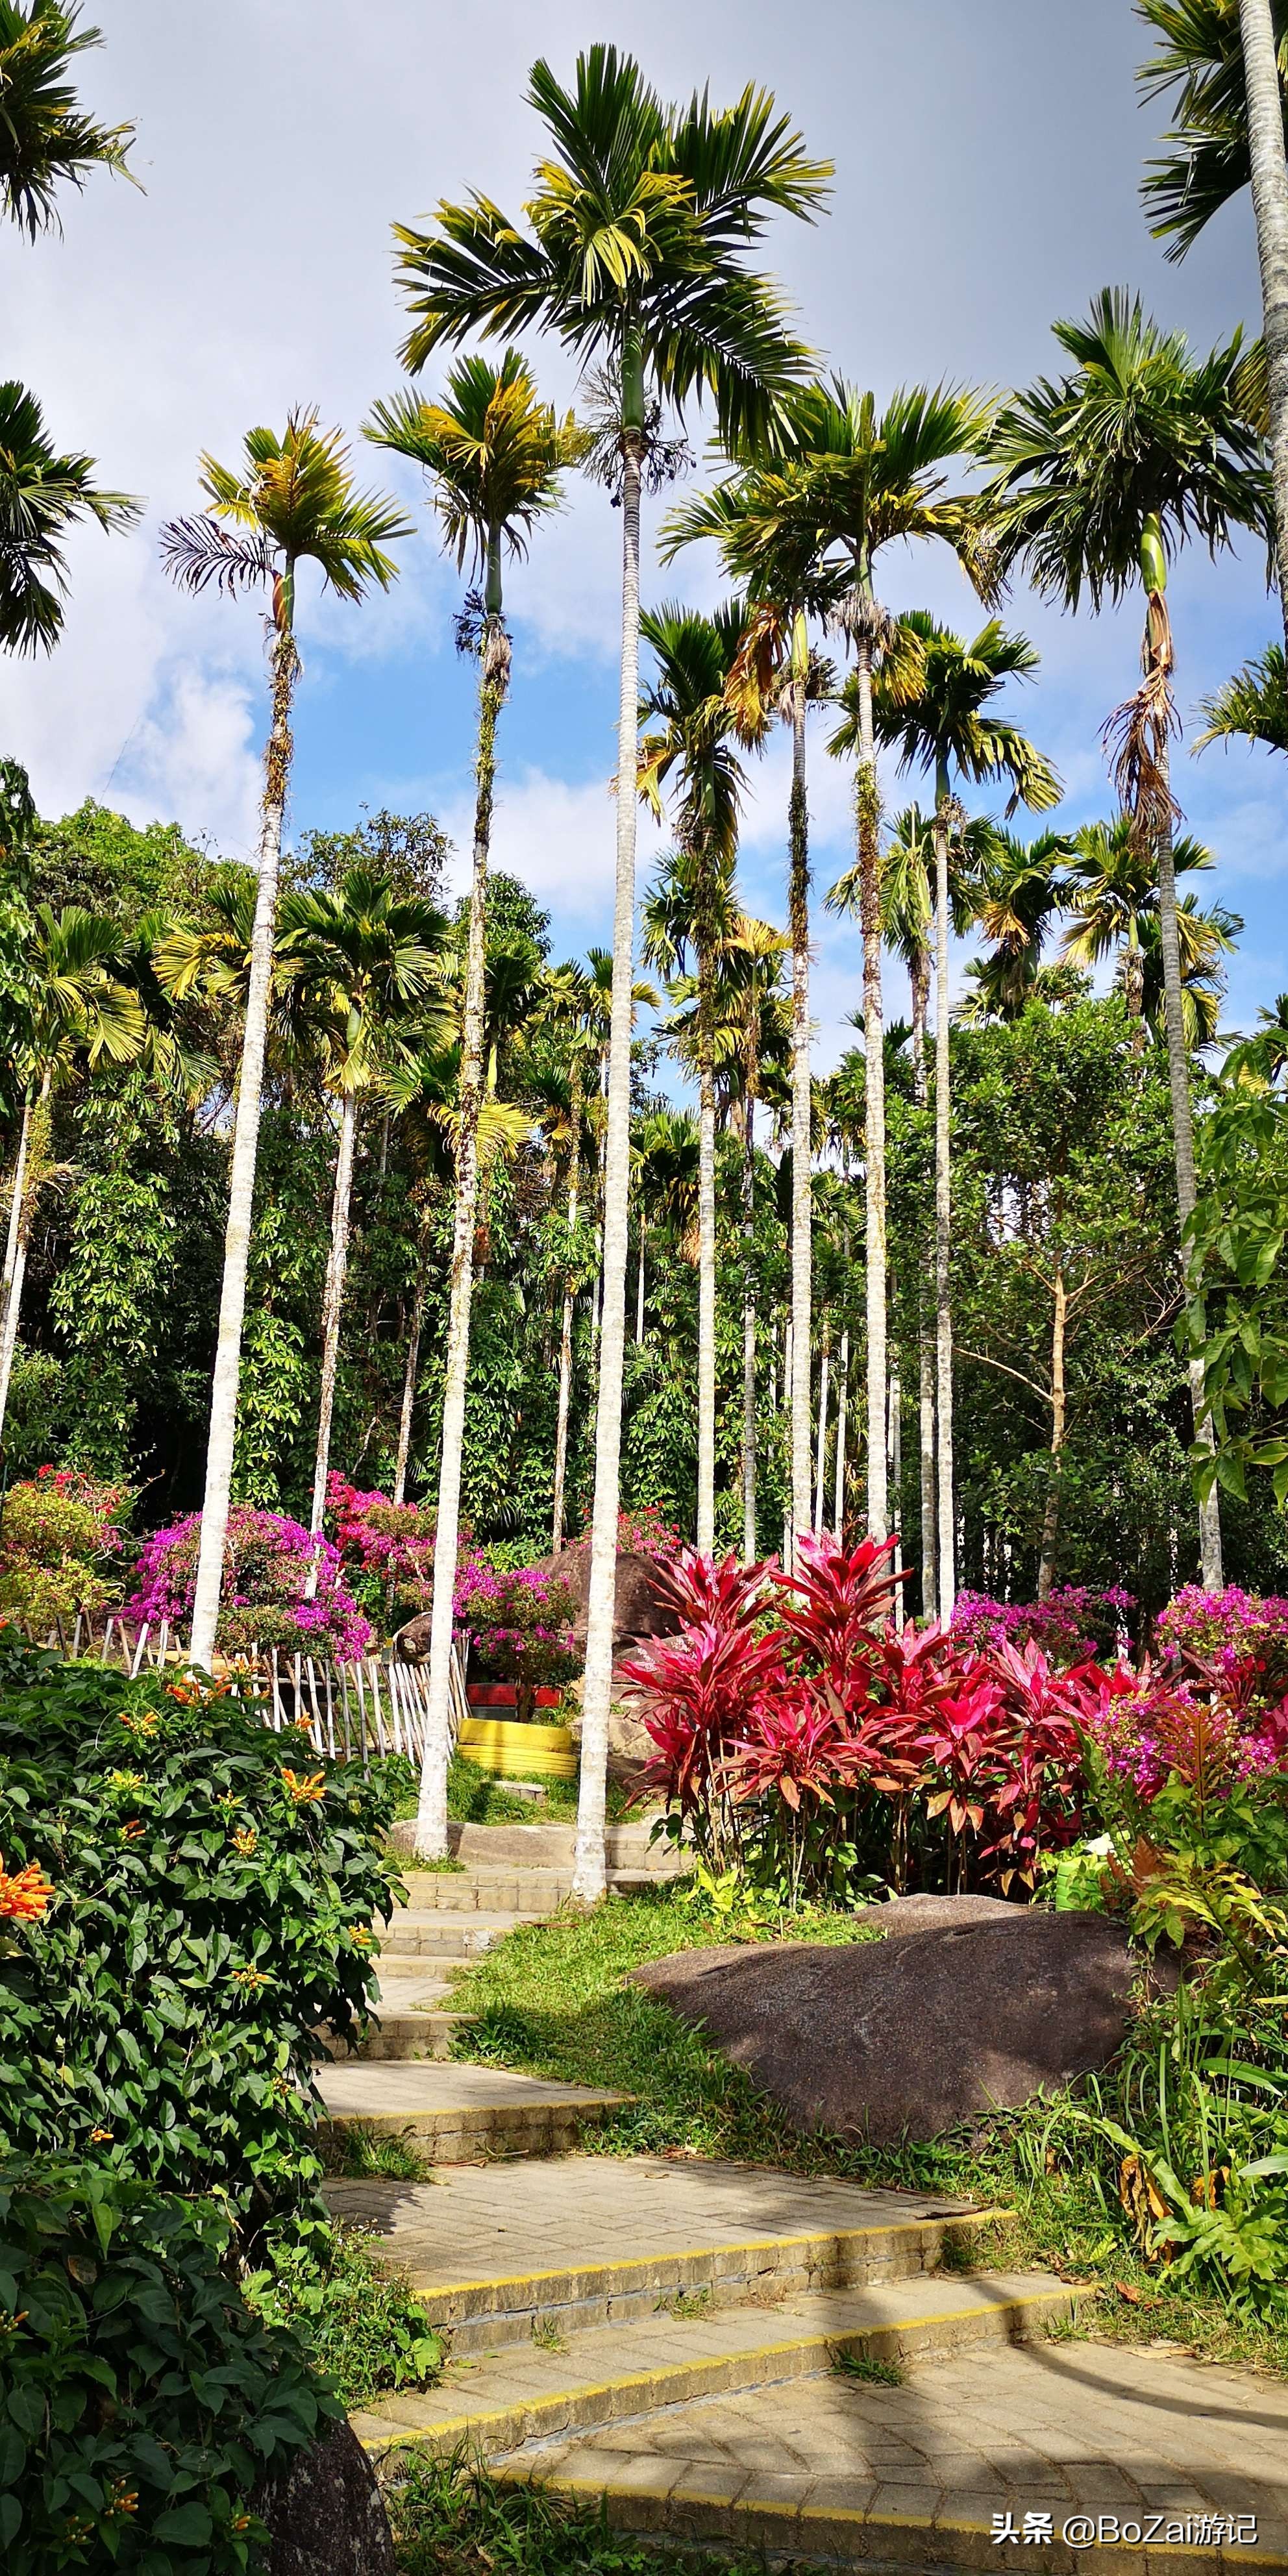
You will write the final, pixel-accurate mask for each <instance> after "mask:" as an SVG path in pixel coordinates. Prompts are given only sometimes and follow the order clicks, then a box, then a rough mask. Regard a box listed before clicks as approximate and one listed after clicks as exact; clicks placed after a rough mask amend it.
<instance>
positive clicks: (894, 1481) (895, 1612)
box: [890, 1367, 903, 1628]
mask: <svg viewBox="0 0 1288 2576" xmlns="http://www.w3.org/2000/svg"><path fill="white" fill-rule="evenodd" d="M890 1488H891V1491H892V1493H893V1495H894V1514H893V1518H894V1526H895V1543H894V1555H893V1557H892V1558H891V1560H890V1561H891V1564H892V1566H893V1568H894V1571H895V1573H896V1574H902V1572H903V1540H902V1538H901V1537H900V1536H899V1525H900V1523H901V1521H902V1519H903V1504H902V1501H901V1499H900V1497H901V1495H902V1492H903V1388H902V1386H901V1384H900V1382H899V1371H898V1369H897V1367H896V1369H895V1370H894V1372H893V1375H892V1376H891V1379H890ZM890 1616H891V1618H892V1619H893V1621H894V1624H895V1626H896V1628H902V1626H903V1585H902V1584H901V1583H899V1584H896V1586H895V1591H894V1598H893V1600H892V1602H891V1604H890Z"/></svg>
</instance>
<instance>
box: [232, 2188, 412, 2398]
mask: <svg viewBox="0 0 1288 2576" xmlns="http://www.w3.org/2000/svg"><path fill="white" fill-rule="evenodd" d="M246 2296H247V2299H248V2300H249V2302H250V2305H251V2306H252V2307H253V2309H254V2310H255V2313H256V2315H257V2316H259V2317H262V2318H263V2319H264V2322H265V2323H266V2324H267V2325H275V2326H290V2327H293V2328H294V2330H295V2332H296V2334H297V2335H298V2336H299V2339H300V2341H301V2343H302V2344H303V2345H304V2347H305V2350H306V2351H307V2352H308V2353H309V2355H310V2356H311V2358H312V2360H313V2361H314V2362H315V2363H316V2365H317V2367H318V2369H319V2370H322V2371H325V2373H326V2375H327V2378H328V2379H329V2380H331V2381H332V2382H333V2383H334V2386H335V2388H336V2390H337V2392H338V2394H339V2395H340V2396H341V2397H342V2398H343V2400H344V2403H345V2405H346V2406H362V2405H365V2404H366V2402H367V2400H368V2399H369V2398H371V2397H377V2396H379V2395H380V2394H381V2392H382V2390H387V2389H394V2388H423V2387H424V2385H425V2383H426V2381H427V2380H431V2379H434V2378H436V2377H437V2375H438V2372H439V2370H440V2368H441V2367H442V2360H443V2347H442V2343H441V2341H440V2339H439V2337H438V2336H437V2335H436V2334H435V2332H434V2329H433V2327H432V2325H431V2324H430V2322H429V2319H428V2317H427V2316H426V2314H425V2311H424V2309H423V2308H422V2307H421V2305H420V2302H419V2300H418V2299H417V2298H416V2297H415V2296H414V2294H413V2292H412V2290H411V2288H410V2285H409V2284H408V2282H407V2280H406V2278H405V2277H404V2275H403V2274H402V2273H401V2272H399V2271H397V2270H396V2269H394V2268H392V2267H391V2266H390V2265H389V2264H387V2263H383V2262H381V2260H380V2257H379V2255H378V2254H377V2253H376V2252H375V2251H374V2249H373V2247H372V2246H371V2245H370V2243H369V2242H368V2240H367V2238H366V2237H365V2236H363V2235H361V2234H360V2233H359V2232H358V2231H357V2230H356V2229H353V2228H346V2227H337V2228H335V2229H333V2230H332V2231H331V2235H330V2240H329V2242H328V2243H327V2244H326V2245H325V2246H320V2245H317V2244H310V2245H308V2246H301V2245H294V2244H285V2245H281V2246H274V2247H273V2248H272V2249H271V2258H270V2262H269V2264H268V2265H266V2266H265V2268H264V2269H263V2270H262V2271H259V2272H253V2273H252V2274H251V2275H250V2277H249V2279H248V2280H247V2283H246Z"/></svg>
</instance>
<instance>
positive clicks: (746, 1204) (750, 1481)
mask: <svg viewBox="0 0 1288 2576" xmlns="http://www.w3.org/2000/svg"><path fill="white" fill-rule="evenodd" d="M758 1022H759V1013H758V1012H756V1011H753V1012H752V1013H751V1014H750V1015H749V1019H748V1027H747V1049H746V1054H745V1056H744V1061H743V1127H742V1556H743V1563H744V1565H754V1564H755V1562H756V1280H755V1272H754V1270H753V1267H752V1262H753V1255H754V1248H755V1234H756V1084H755V1066H754V1063H753V1060H752V1050H753V1047H754V1048H755V1051H756V1053H757V1054H758V1053H759V1038H758V1037H757V1036H756V1035H755V1034H754V1031H755V1028H756V1026H757V1025H758ZM772 1401H773V1398H772V1396H771V1398H770V1402H771V1404H772Z"/></svg>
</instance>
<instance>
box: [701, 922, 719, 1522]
mask: <svg viewBox="0 0 1288 2576" xmlns="http://www.w3.org/2000/svg"><path fill="white" fill-rule="evenodd" d="M702 980H703V982H704V984H709V981H710V966H709V965H708V966H707V967H706V969H705V970H704V974H703V978H702ZM703 1016H704V1017H705V1010H704V1012H703ZM699 1049H700V1057H701V1061H700V1065H699V1072H698V1529H697V1539H698V1552H699V1554H700V1555H702V1556H710V1555H711V1554H712V1553H713V1551H714V1548H715V1543H716V1083H715V1072H714V1068H713V1066H712V1061H711V1039H710V1034H709V1031H706V1030H704V1031H703V1032H702V1034H701V1036H700V1039H699Z"/></svg>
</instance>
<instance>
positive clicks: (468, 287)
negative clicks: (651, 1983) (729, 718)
mask: <svg viewBox="0 0 1288 2576" xmlns="http://www.w3.org/2000/svg"><path fill="white" fill-rule="evenodd" d="M528 97H529V102H530V104H531V105H532V106H533V107H534V108H535V109H536V111H537V114H538V115H539V116H540V117H541V118H542V120H543V122H544V124H545V127H546V132H547V136H548V138H549V147H548V152H547V157H545V158H543V159H542V161H541V162H540V163H539V165H538V168H537V172H536V179H535V189H534V194H533V195H532V197H531V198H530V199H529V201H528V204H527V206H526V208H525V213H526V216H527V225H528V228H527V230H526V231H525V230H524V229H523V228H522V227H521V226H519V225H516V224H515V223H513V222H512V221H511V220H509V219H508V218H507V217H506V216H505V215H503V214H502V212H501V210H500V208H499V207H498V206H496V205H495V204H494V203H493V202H492V200H491V199H490V198H487V197H484V196H482V195H478V194H475V195H474V196H472V197H470V198H469V199H468V200H467V202H466V203H465V204H464V205H447V204H444V205H441V206H440V207H439V209H438V215H437V220H436V224H435V226H434V229H433V230H432V231H429V232H417V231H414V230H411V229H409V228H407V227H405V226H404V227H400V228H399V232H398V239H399V242H400V244H401V261H400V279H401V283H402V286H403V289H404V292H405V294H406V295H407V298H408V300H409V303H410V307H411V311H412V315H413V324H412V330H411V333H410V336H409V339H408V342H407V346H406V350H405V353H404V354H405V358H406V361H407V364H408V365H409V366H410V367H411V368H412V369H413V371H415V370H416V369H417V368H419V367H421V366H423V364H424V362H425V360H426V358H427V357H429V356H430V355H431V353H432V351H433V350H434V349H435V348H436V347H437V346H438V345H439V343H440V342H442V341H456V342H458V341H460V340H462V339H464V338H465V337H467V335H468V334H469V333H471V332H473V331H482V332H484V333H493V334H496V333H502V332H505V333H511V332H516V331H522V330H523V329H525V328H526V329H533V330H553V331H555V332H557V334H558V335H559V337H560V339H561V340H562V341H563V342H564V344H565V346H567V347H569V348H571V349H572V350H573V351H574V353H575V354H576V355H577V357H578V358H580V359H581V360H582V361H583V362H587V363H591V362H597V363H598V364H599V365H600V367H601V368H602V370H603V378H602V382H603V391H604V397H605V412H606V418H605V426H604V436H603V442H602V446H601V450H600V459H599V461H600V463H601V465H602V467H603V469H604V472H605V474H606V477H607V479H609V480H610V481H611V483H612V485H613V488H614V493H615V497H617V498H619V499H620V501H621V506H622V656H621V698H620V716H619V740H618V759H617V884H616V898H615V906H614V926H613V962H614V981H613V1018H612V1079H611V1089H610V1097H609V1116H608V1130H607V1135H606V1138H605V1175H604V1297H603V1330H602V1333H601V1342H600V1386H599V1403H598V1410H597V1416H596V1435H595V1503H594V1518H593V1534H592V1550H591V1577H590V1592H589V1599H588V1606H587V1632H586V1681H585V1696H584V1713H583V1736H582V1763H581V1800H580V1808H579V1819H578V1831H577V1859H576V1863H575V1868H574V1884H575V1888H576V1892H577V1894H578V1896H579V1897H581V1898H585V1899H587V1900H591V1899H597V1898H598V1897H600V1896H602V1894H603V1892H604V1886H605V1877H604V1857H603V1845H604V1801H605V1783H606V1776H607V1773H606V1765H607V1754H608V1714H609V1706H610V1700H611V1692H612V1663H613V1617H614V1608H615V1601H616V1562H617V1516H618V1491H619V1469H620V1457H621V1414H622V1371H623V1365H624V1355H625V1338H626V1258H627V1215H628V1194H629V1185H630V1035H631V983H632V953H631V952H632V939H633V931H634V911H635V828H636V827H635V802H636V793H635V791H636V738H637V721H638V695H639V530H640V494H641V487H642V483H643V480H644V477H645V475H646V472H647V471H648V469H649V466H650V462H651V463H652V466H653V468H654V471H655V472H656V471H665V468H666V458H665V455H664V452H663V451H662V449H661V447H660V445H659V442H658V432H659V429H660V425H661V416H662V408H663V406H664V405H665V404H667V403H670V404H673V405H675V406H677V407H679V408H680V409H682V408H683V405H684V404H685V402H686V401H687V400H688V399H689V398H690V397H692V396H695V395H708V396H709V397H710V399H711V401H712V403H713V406H714V409H715V412H716V417H717V421H718V424H719V427H720V430H721V432H722V434H725V435H728V436H729V437H731V438H734V437H738V436H745V435H752V436H754V435H756V434H757V433H758V432H759V431H760V430H761V429H762V428H763V426H764V425H765V423H766V422H767V420H768V419H769V417H770V415H771V413H772V410H773V407H774V405H775V404H776V402H777V401H778V400H779V398H780V396H781V394H782V393H783V391H784V390H785V388H786V387H787V386H788V385H789V384H790V383H791V382H792V381H793V380H794V379H795V378H796V377H797V376H798V375H799V374H800V373H801V372H802V371H803V368H804V366H805V364H806V357H805V352H804V351H803V350H802V349H801V347H800V345H799V343H798V342H797V341H796V340H795V339H794V337H793V336H792V334H791V333H790V332H789V330H788V329H787V326H786V320H785V314H784V307H783V303H782V299H781V297H780V295H779V294H778V292H777V290H776V289H775V288H774V287H772V286H771V285H769V284H768V283H767V282H766V281H765V280H764V279H763V278H760V277H758V276H757V275H756V274H755V273H754V272H753V270H752V269H751V268H750V267H749V266H748V264H747V254H748V252H749V251H750V250H752V249H753V248H754V246H755V245H756V243H757V242H759V241H760V240H761V239H762V238H763V235H764V230H765V226H766V223H767V222H768V220H769V218H770V217H771V216H772V215H774V214H777V213H787V214H794V215H799V216H802V217H804V218H806V219H811V218H812V217H813V216H814V214H815V213H816V211H817V209H818V207H819V205H820V204H821V202H822V199H823V196H824V193H825V185H826V181H827V178H828V176H829V175H830V171H829V167H828V165H826V164H824V163H821V162H815V161H811V160H810V159H809V158H808V157H807V155H806V153H805V151H804V149H803V146H802V143H801V139H800V137H799V135H797V134H795V133H793V132H792V130H791V128H790V126H789V124H788V122H787V120H786V119H785V118H783V117H779V116H778V115H777V114H776V112H775V108H774V103H773V101H772V99H771V98H770V97H769V96H768V95H767V93H765V92H764V91H755V90H752V89H747V90H745V91H744V93H743V95H742V97H741V98H740V99H739V100H738V101H737V103H736V105H734V106H733V107H730V108H727V109H724V110H721V111H716V112H713V111H712V109H711V107H710V106H709V104H708V101H707V98H706V96H705V94H704V95H703V96H701V97H698V96H695V97H694V98H693V100H692V101H691V103H690V105H689V106H688V107H685V108H674V107H667V106H666V105H665V104H664V103H663V101H662V100H661V99H660V98H659V97H658V95H657V93H656V92H655V91H654V90H652V89H650V88H649V86H648V84H647V83H646V82H645V80H644V79H643V77H642V75H641V73H640V69H639V66H638V64H637V63H636V62H634V61H633V60H632V58H631V57H630V56H629V55H621V54H619V53H618V51H617V49H616V47H615V46H613V45H594V46H592V47H591V49H590V51H589V52H588V53H585V54H583V55H582V56H581V57H580V58H579V60H578V63H577V69H576V73H575V76H574V81H573V85H572V87H571V89H565V88H564V87H562V86H561V84H560V83H559V82H558V81H557V80H556V79H555V77H554V75H553V73H552V72H551V70H550V68H549V65H548V64H546V63H544V62H538V63H536V64H535V65H534V67H533V71H532V75H531V83H530V87H529V91H528Z"/></svg>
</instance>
